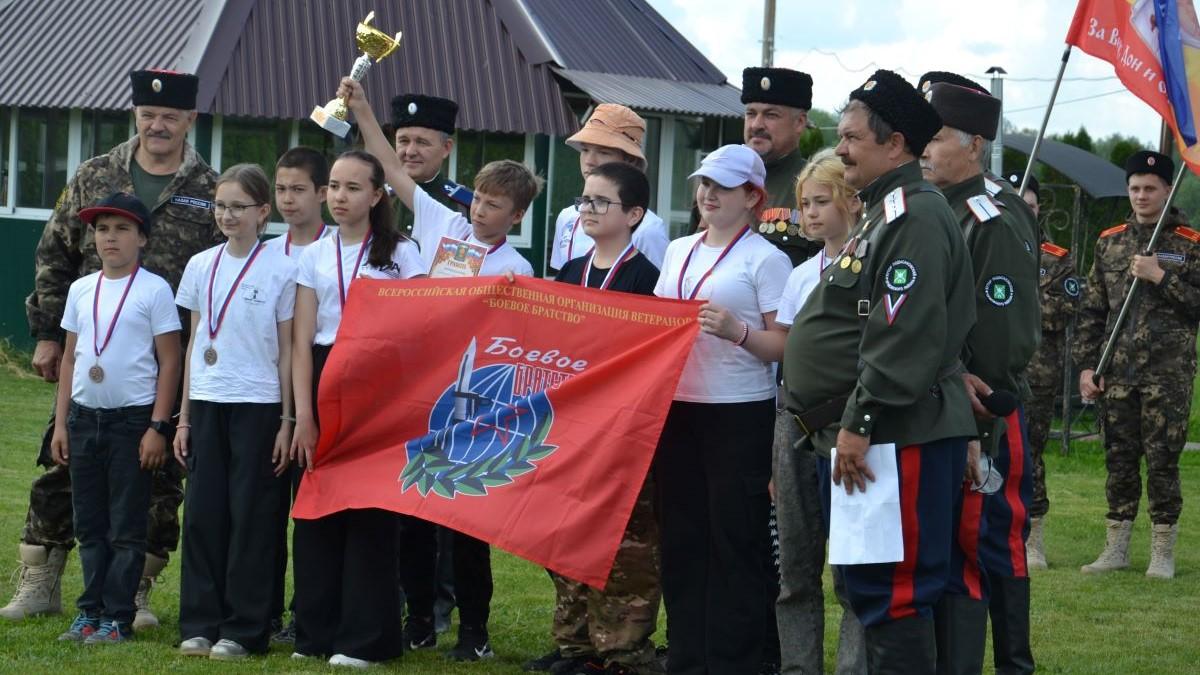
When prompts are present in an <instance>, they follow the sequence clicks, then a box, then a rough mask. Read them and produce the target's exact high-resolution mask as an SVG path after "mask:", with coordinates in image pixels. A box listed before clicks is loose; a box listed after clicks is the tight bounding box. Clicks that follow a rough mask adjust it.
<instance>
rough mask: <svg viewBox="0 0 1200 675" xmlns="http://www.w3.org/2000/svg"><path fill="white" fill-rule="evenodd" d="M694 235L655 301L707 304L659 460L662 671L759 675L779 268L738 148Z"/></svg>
mask: <svg viewBox="0 0 1200 675" xmlns="http://www.w3.org/2000/svg"><path fill="white" fill-rule="evenodd" d="M692 176H693V177H699V178H700V180H699V183H698V185H697V187H696V202H697V204H698V206H699V210H700V217H701V219H702V221H703V224H704V226H705V227H704V228H703V231H702V232H700V233H698V234H694V235H691V236H689V237H683V238H681V239H677V240H675V241H674V242H672V243H671V245H670V246H669V247H668V248H667V253H666V256H665V258H664V260H663V267H662V274H661V276H660V277H659V279H658V285H657V287H656V288H655V294H656V295H659V296H661V297H666V298H681V299H685V300H689V299H694V300H703V301H704V304H703V305H702V306H701V307H700V311H699V321H700V328H701V333H700V335H698V336H697V338H696V343H695V345H694V346H693V347H692V353H691V355H690V356H689V357H688V361H687V363H686V364H685V366H684V371H683V374H682V376H681V377H680V380H679V386H678V388H677V389H676V392H675V401H674V403H672V405H671V409H670V412H669V413H668V415H667V420H666V424H665V425H664V427H663V432H662V437H661V438H660V440H659V445H658V452H657V455H656V457H655V464H654V470H655V471H656V474H655V479H656V485H657V487H658V492H659V504H660V505H661V509H660V519H661V522H662V579H663V599H664V601H665V603H666V607H667V632H668V633H669V634H670V636H671V651H670V656H669V659H670V661H669V663H668V669H669V670H671V671H672V672H674V671H696V672H703V671H709V670H713V671H718V670H719V671H723V672H739V673H751V672H758V670H759V668H760V666H761V663H760V657H761V654H762V651H763V642H764V640H763V637H764V635H765V633H766V625H765V621H766V618H767V612H766V611H765V607H766V606H767V603H768V602H769V601H770V599H769V598H768V590H767V584H768V577H767V567H766V561H767V560H769V559H770V558H769V557H768V556H769V551H768V546H769V544H770V541H769V537H768V530H767V528H766V526H765V524H766V523H767V517H768V505H769V502H768V498H767V483H768V481H769V480H770V477H771V442H772V438H773V423H774V418H775V381H774V377H773V372H774V369H773V366H772V364H773V363H774V362H775V361H778V360H779V358H780V356H781V355H782V354H783V346H784V341H785V339H786V331H785V329H784V328H783V327H781V326H778V325H777V324H776V323H775V312H776V309H777V308H778V307H779V298H780V295H781V294H782V292H783V285H784V282H785V281H786V279H787V275H788V273H789V272H790V271H791V264H790V263H789V261H788V257H787V256H786V255H785V254H783V253H782V252H780V251H779V249H777V248H775V246H774V245H772V244H771V243H770V242H768V241H767V240H766V239H764V238H763V237H762V236H761V235H759V234H757V233H756V232H755V231H754V230H753V229H752V224H753V223H757V222H758V218H757V213H758V212H759V211H760V210H761V208H762V207H763V205H764V204H765V203H766V198H767V195H766V191H765V190H764V189H763V184H764V182H765V179H766V169H765V168H764V166H763V163H762V160H761V159H760V158H759V156H758V154H757V153H755V152H754V151H753V150H751V149H750V148H748V147H746V146H744V145H727V146H724V147H721V148H718V149H717V150H716V151H714V152H713V153H712V154H710V155H708V157H706V158H705V159H704V161H703V163H702V164H701V165H700V168H699V170H697V171H696V172H695V173H694V174H692Z"/></svg>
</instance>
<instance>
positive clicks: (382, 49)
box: [308, 11, 401, 138]
mask: <svg viewBox="0 0 1200 675" xmlns="http://www.w3.org/2000/svg"><path fill="white" fill-rule="evenodd" d="M374 18H375V12H374V11H372V12H371V13H369V14H367V18H365V19H363V20H362V22H360V23H359V24H358V28H357V29H355V31H354V41H355V43H357V44H358V48H359V49H361V50H362V52H363V53H362V54H361V55H360V56H359V57H358V58H357V59H355V60H354V67H353V68H351V69H350V77H352V78H354V79H355V80H356V81H358V82H362V79H363V78H364V77H366V75H367V71H368V70H370V69H371V59H375V62H376V63H378V62H379V61H382V60H383V57H385V56H387V55H388V54H391V53H392V52H394V51H396V48H397V47H399V46H400V35H401V34H400V33H399V32H397V33H396V37H391V36H389V35H387V34H386V33H384V32H383V31H381V30H379V29H378V28H376V27H374V26H372V25H371V21H372V20H373V19H374ZM308 118H309V119H311V120H312V121H314V122H316V123H317V124H318V125H320V127H321V128H322V129H324V130H325V131H328V132H329V133H331V134H334V135H336V136H340V137H342V138H345V137H346V135H347V134H349V133H350V123H349V122H347V121H346V102H345V101H344V100H342V99H340V98H335V99H333V100H332V101H330V102H329V103H326V104H325V105H324V106H317V107H316V108H313V111H312V114H311V115H309V116H308Z"/></svg>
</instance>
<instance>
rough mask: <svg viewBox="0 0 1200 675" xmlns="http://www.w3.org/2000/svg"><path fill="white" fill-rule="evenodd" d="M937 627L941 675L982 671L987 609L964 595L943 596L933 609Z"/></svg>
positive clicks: (981, 603) (976, 674)
mask: <svg viewBox="0 0 1200 675" xmlns="http://www.w3.org/2000/svg"><path fill="white" fill-rule="evenodd" d="M933 617H934V623H935V624H936V626H937V672H938V675H978V673H981V672H983V651H984V645H985V644H986V643H987V618H988V606H987V605H986V604H985V603H984V602H983V601H981V600H972V599H971V598H969V597H967V596H965V595H950V594H947V595H943V596H942V599H941V600H938V603H937V605H935V606H934V608H933Z"/></svg>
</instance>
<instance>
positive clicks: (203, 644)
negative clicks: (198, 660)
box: [179, 637, 213, 656]
mask: <svg viewBox="0 0 1200 675" xmlns="http://www.w3.org/2000/svg"><path fill="white" fill-rule="evenodd" d="M212 646H213V643H212V640H209V639H208V638H203V637H194V638H188V639H186V640H184V641H183V642H180V643H179V653H180V654H183V655H184V656H208V655H209V652H211V651H212Z"/></svg>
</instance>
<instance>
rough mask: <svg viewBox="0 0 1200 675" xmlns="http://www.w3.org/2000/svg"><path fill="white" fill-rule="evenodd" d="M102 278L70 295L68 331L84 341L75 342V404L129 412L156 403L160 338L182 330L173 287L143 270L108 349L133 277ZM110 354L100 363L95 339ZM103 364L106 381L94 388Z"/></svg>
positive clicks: (81, 283) (89, 279)
mask: <svg viewBox="0 0 1200 675" xmlns="http://www.w3.org/2000/svg"><path fill="white" fill-rule="evenodd" d="M100 276H101V273H100V272H93V273H92V274H89V275H87V276H86V277H82V278H80V279H76V280H75V282H74V283H72V284H71V288H70V290H68V291H67V304H66V307H64V309H63V318H62V324H61V325H62V328H63V330H67V331H70V332H72V333H75V334H76V335H78V336H79V337H78V339H77V340H76V342H75V373H74V375H73V376H72V377H71V399H72V400H74V401H75V402H76V403H78V404H80V405H84V406H87V407H89V408H124V407H126V406H131V405H148V404H150V403H154V399H155V396H156V395H157V387H158V362H157V361H156V360H155V358H154V338H155V336H158V335H162V334H164V333H170V332H171V331H177V330H180V329H181V328H182V326H180V324H179V312H178V310H176V309H175V301H174V298H172V297H171V287H170V285H168V284H167V282H166V280H165V279H163V278H162V277H160V276H158V275H157V274H155V273H153V272H151V271H150V270H147V269H145V268H141V269H139V270H138V272H137V276H136V277H134V279H133V286H132V287H130V288H129V295H128V296H127V297H126V298H125V305H124V307H122V309H121V315H120V317H118V319H117V325H116V327H115V328H113V333H112V338H111V339H110V340H109V341H108V344H107V345H105V343H104V337H105V336H106V335H108V327H109V325H111V323H112V320H113V315H114V314H115V313H116V311H117V305H119V304H120V303H121V295H122V294H124V293H125V288H126V284H127V283H129V277H128V276H124V277H121V278H120V279H104V280H103V282H100ZM97 282H100V284H101V286H100V311H99V312H98V317H97V319H98V320H96V321H95V322H93V320H92V303H93V302H94V299H95V291H96V283H97ZM97 330H99V337H98V339H97V343H98V344H99V345H100V346H101V347H103V349H104V351H103V352H102V353H101V355H100V357H99V358H97V357H96V352H95V349H94V347H93V342H92V339H93V337H95V336H96V331H97ZM97 363H99V365H100V367H101V368H102V369H103V370H104V380H103V381H101V382H93V381H92V380H91V378H90V377H89V375H88V371H89V370H91V368H92V366H93V365H96V364H97Z"/></svg>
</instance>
